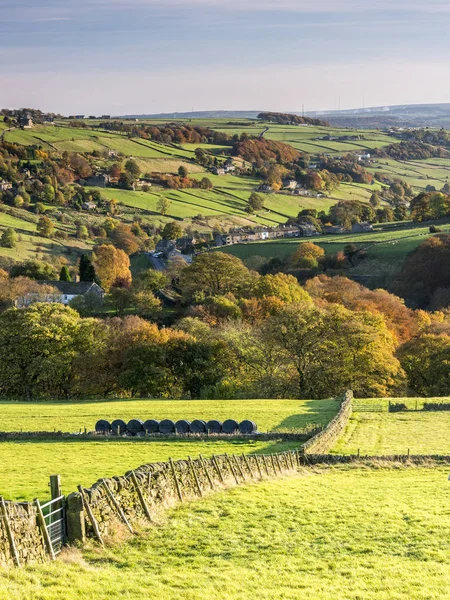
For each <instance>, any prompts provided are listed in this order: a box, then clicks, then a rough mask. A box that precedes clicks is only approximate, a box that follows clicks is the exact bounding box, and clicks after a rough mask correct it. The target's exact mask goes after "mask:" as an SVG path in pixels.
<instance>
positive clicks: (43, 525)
mask: <svg viewBox="0 0 450 600" xmlns="http://www.w3.org/2000/svg"><path fill="white" fill-rule="evenodd" d="M34 505H35V506H36V511H37V520H38V523H39V527H40V528H41V532H42V537H43V538H44V542H45V546H46V548H47V552H48V554H49V556H50V559H51V560H55V558H56V557H55V553H54V551H53V546H52V541H51V539H50V535H49V533H48V530H47V525H46V523H45V517H44V514H43V512H42V508H41V504H40V502H39V500H38V499H37V498H35V499H34Z"/></svg>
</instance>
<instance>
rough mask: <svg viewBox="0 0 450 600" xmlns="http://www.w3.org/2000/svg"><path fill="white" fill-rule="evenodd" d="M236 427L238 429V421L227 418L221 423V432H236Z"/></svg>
mask: <svg viewBox="0 0 450 600" xmlns="http://www.w3.org/2000/svg"><path fill="white" fill-rule="evenodd" d="M238 429H239V425H238V422H237V421H235V420H234V419H227V420H226V421H224V422H223V424H222V432H223V433H228V434H230V433H236V431H238Z"/></svg>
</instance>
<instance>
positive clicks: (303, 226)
mask: <svg viewBox="0 0 450 600" xmlns="http://www.w3.org/2000/svg"><path fill="white" fill-rule="evenodd" d="M298 231H299V235H300V237H313V236H314V235H319V232H318V231H317V229H316V228H315V227H314V225H311V224H310V223H300V225H299V226H298Z"/></svg>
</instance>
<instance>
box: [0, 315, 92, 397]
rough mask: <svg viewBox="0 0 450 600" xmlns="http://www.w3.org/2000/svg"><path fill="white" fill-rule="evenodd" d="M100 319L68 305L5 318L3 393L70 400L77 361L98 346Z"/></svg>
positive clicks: (0, 356) (0, 330)
mask: <svg viewBox="0 0 450 600" xmlns="http://www.w3.org/2000/svg"><path fill="white" fill-rule="evenodd" d="M95 329H96V323H95V321H91V320H90V319H83V320H82V319H81V318H80V316H79V314H78V313H77V312H76V311H75V310H73V309H71V308H69V307H67V306H63V305H62V304H58V303H45V304H44V303H40V304H39V303H38V304H33V305H32V306H30V307H29V308H24V309H21V310H14V309H10V310H7V311H6V312H4V313H2V314H1V315H0V382H1V383H0V393H1V395H2V396H7V397H10V398H20V399H23V398H26V399H27V400H32V399H34V398H37V397H42V396H44V397H50V398H52V397H54V398H56V397H60V398H67V397H68V396H69V394H70V389H71V383H72V381H73V376H74V371H73V364H74V360H75V358H76V357H77V355H79V354H80V353H85V352H88V351H89V349H90V348H91V347H93V346H94V345H95V343H96V342H95V339H96V335H95Z"/></svg>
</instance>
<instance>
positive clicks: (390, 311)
mask: <svg viewBox="0 0 450 600" xmlns="http://www.w3.org/2000/svg"><path fill="white" fill-rule="evenodd" d="M447 237H448V238H449V239H450V236H447ZM436 239H439V238H433V240H436ZM446 247H450V242H448V243H447V246H446ZM107 250H108V252H110V253H111V252H113V251H114V249H113V247H112V246H110V247H108V248H107ZM430 252H432V250H430V249H429V248H428V249H427V253H428V254H429V253H430ZM106 254H107V252H106V250H105V256H103V257H102V260H99V257H98V256H96V257H95V258H94V263H93V264H94V265H95V268H96V270H100V271H101V268H102V263H104V265H107V264H108V261H112V255H111V256H109V254H108V255H106ZM439 256H441V257H442V256H443V254H442V250H440V254H439ZM125 257H126V255H125V254H124V261H125ZM294 258H295V261H296V262H297V263H298V265H299V266H303V267H305V266H306V267H308V268H310V267H311V265H312V264H318V263H319V262H320V261H322V260H323V258H324V255H323V250H321V249H320V248H319V247H317V246H315V245H314V244H312V243H307V244H301V245H300V247H299V249H298V252H297V253H295V257H294ZM113 262H114V261H113ZM125 262H126V261H125ZM116 266H117V265H116ZM124 266H125V267H127V265H124ZM80 267H81V268H80V271H83V273H84V277H93V276H94V271H93V265H92V264H91V263H90V262H89V261H88V260H86V259H85V260H84V261H83V264H82V265H80ZM424 269H426V267H425V266H424ZM97 272H98V271H97ZM60 275H61V277H63V278H64V277H66V276H67V273H66V272H64V273H63V270H62V271H61V274H60ZM122 275H123V274H120V273H115V276H116V281H115V283H114V285H112V286H111V288H110V294H113V293H117V294H118V295H119V296H120V295H121V294H122V293H123V294H125V293H129V290H130V289H131V290H133V293H134V294H136V295H138V294H139V292H140V291H142V292H144V293H147V294H149V293H151V294H152V295H153V297H154V291H155V290H157V289H159V288H161V287H164V286H166V285H167V281H162V279H163V276H162V275H161V274H158V273H155V272H152V271H149V272H145V273H144V274H142V275H141V276H140V277H138V278H136V280H135V281H134V282H133V287H131V288H130V286H129V283H130V282H127V281H123V286H122V287H121V286H117V280H120V279H123V277H122ZM409 277H411V273H409ZM103 278H104V275H103V277H102V279H103ZM158 278H159V279H158ZM10 281H12V282H15V283H14V285H16V286H20V284H21V281H22V280H21V278H20V276H19V277H16V278H14V279H11V280H10ZM35 285H36V286H39V285H42V284H37V283H36V284H35ZM176 285H177V288H178V289H179V290H180V291H181V292H182V302H181V304H180V305H179V306H178V308H176V309H174V313H173V315H172V320H171V323H170V324H169V323H167V322H166V326H165V327H163V328H160V327H158V326H157V324H156V323H154V322H151V315H148V316H147V318H142V316H137V315H136V314H134V315H131V316H127V317H123V318H119V317H115V318H107V319H98V318H92V317H89V316H85V317H82V316H81V314H84V315H86V314H87V313H88V311H86V310H85V311H78V310H75V309H74V308H73V307H64V306H62V305H60V304H57V303H54V304H48V303H39V302H37V303H35V304H33V305H31V306H29V307H28V308H22V309H14V308H13V309H8V310H5V311H4V312H3V313H1V314H0V396H2V397H6V398H16V399H24V398H26V399H29V400H32V399H37V398H69V397H70V398H72V397H86V396H90V397H105V396H111V395H114V396H125V397H128V396H143V397H147V396H149V397H187V398H198V397H205V398H206V397H208V398H225V399H226V398H247V397H253V398H258V397H264V398H280V397H304V398H322V397H329V396H332V395H334V394H337V393H340V392H341V391H342V390H343V389H345V388H348V387H350V388H352V389H353V390H354V391H355V393H356V394H357V395H360V396H389V395H391V396H393V395H397V394H405V393H408V392H411V393H415V394H423V395H426V394H428V393H433V394H445V393H449V392H450V389H449V388H450V384H449V383H448V382H449V381H450V377H448V376H447V375H446V373H447V371H449V370H450V368H449V367H448V365H449V364H450V315H449V314H448V312H447V311H445V310H441V311H438V312H434V313H431V312H425V311H423V310H420V309H417V310H413V309H411V308H408V307H407V306H405V304H404V302H403V301H402V300H401V299H400V298H398V297H396V296H394V295H392V294H390V293H388V292H386V291H384V290H375V291H371V290H368V289H367V288H365V287H364V286H362V285H360V284H358V283H355V282H352V281H350V280H348V279H346V278H345V277H340V276H339V277H328V276H327V275H325V274H321V275H318V276H316V277H314V278H312V279H309V280H308V281H307V282H306V283H305V285H304V286H301V285H300V284H299V282H298V281H297V279H296V278H295V277H293V276H292V275H289V274H286V273H270V274H267V275H260V274H258V273H257V272H255V271H251V270H249V269H248V268H247V267H246V266H245V265H244V264H243V263H242V261H240V260H239V259H238V258H236V257H233V256H232V255H229V254H225V253H221V252H212V253H206V254H202V255H199V256H198V257H196V259H195V261H194V262H193V263H192V264H191V265H189V266H186V267H184V268H183V269H182V270H181V272H180V274H179V278H178V279H177V284H176ZM5 289H6V288H5ZM117 301H118V302H119V301H120V298H119V299H118V300H117ZM80 313H81V314H80ZM418 364H419V365H420V373H421V375H420V377H419V376H418V375H417V365H418ZM449 375H450V373H449Z"/></svg>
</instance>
